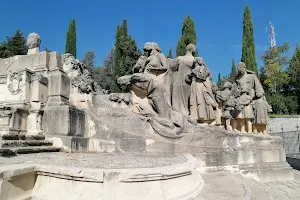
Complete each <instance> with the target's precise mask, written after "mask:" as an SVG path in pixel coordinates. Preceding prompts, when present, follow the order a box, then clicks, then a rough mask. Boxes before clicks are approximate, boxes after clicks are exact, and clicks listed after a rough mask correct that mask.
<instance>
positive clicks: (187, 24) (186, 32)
mask: <svg viewBox="0 0 300 200" xmlns="http://www.w3.org/2000/svg"><path fill="white" fill-rule="evenodd" d="M196 42H197V36H196V30H195V24H194V20H193V19H192V18H191V16H190V15H188V16H187V17H186V18H185V19H184V20H183V26H182V32H181V38H180V39H179V41H178V44H177V48H176V56H177V57H178V56H184V55H185V53H186V46H187V45H188V44H195V45H196ZM195 56H198V53H197V52H196V53H195Z"/></svg>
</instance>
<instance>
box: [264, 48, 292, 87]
mask: <svg viewBox="0 0 300 200" xmlns="http://www.w3.org/2000/svg"><path fill="white" fill-rule="evenodd" d="M289 49H290V47H289V44H288V43H285V44H284V45H282V46H277V47H271V48H270V49H269V50H267V51H266V52H265V55H264V56H262V57H261V58H262V60H263V62H264V66H263V67H262V68H263V69H262V72H263V77H264V80H263V83H264V85H266V86H267V89H268V90H269V92H271V93H277V92H279V91H281V90H282V89H283V87H284V85H287V84H288V81H289V76H288V73H287V71H286V70H285V67H286V66H287V65H288V57H287V56H286V53H287V51H288V50H289Z"/></svg>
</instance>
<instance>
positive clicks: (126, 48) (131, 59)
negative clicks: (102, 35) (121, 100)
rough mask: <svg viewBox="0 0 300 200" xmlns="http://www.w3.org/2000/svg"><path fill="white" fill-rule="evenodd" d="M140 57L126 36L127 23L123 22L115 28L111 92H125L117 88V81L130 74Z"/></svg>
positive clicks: (131, 40)
mask: <svg viewBox="0 0 300 200" xmlns="http://www.w3.org/2000/svg"><path fill="white" fill-rule="evenodd" d="M140 56H141V52H140V51H139V50H138V48H137V45H136V42H135V40H134V39H133V38H132V37H131V35H129V34H128V28H127V21H126V19H124V20H123V22H122V24H121V25H119V26H117V33H116V42H115V56H114V68H113V77H112V83H111V91H112V92H121V91H125V90H126V89H125V88H119V87H118V85H117V79H118V78H119V77H121V76H124V75H128V74H131V73H132V68H133V66H134V65H135V63H136V61H137V59H138V58H139V57H140Z"/></svg>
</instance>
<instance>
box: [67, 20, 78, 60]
mask: <svg viewBox="0 0 300 200" xmlns="http://www.w3.org/2000/svg"><path fill="white" fill-rule="evenodd" d="M76 52H77V50H76V22H75V19H72V20H71V21H70V24H69V30H68V32H67V40H66V53H70V54H72V55H73V56H74V57H75V58H76Z"/></svg>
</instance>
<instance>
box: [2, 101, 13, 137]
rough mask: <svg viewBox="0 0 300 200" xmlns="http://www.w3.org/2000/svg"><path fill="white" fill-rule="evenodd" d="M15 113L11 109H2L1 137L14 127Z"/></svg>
mask: <svg viewBox="0 0 300 200" xmlns="http://www.w3.org/2000/svg"><path fill="white" fill-rule="evenodd" d="M13 113H14V111H13V110H12V109H11V108H10V107H1V108H0V135H4V134H8V133H9V131H10V129H11V127H12V125H13V120H12V118H13Z"/></svg>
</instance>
